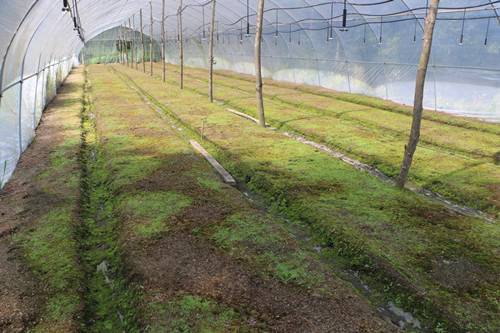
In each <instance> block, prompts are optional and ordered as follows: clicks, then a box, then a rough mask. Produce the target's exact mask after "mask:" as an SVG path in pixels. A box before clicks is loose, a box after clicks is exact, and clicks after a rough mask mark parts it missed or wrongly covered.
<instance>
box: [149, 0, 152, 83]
mask: <svg viewBox="0 0 500 333" xmlns="http://www.w3.org/2000/svg"><path fill="white" fill-rule="evenodd" d="M149 10H150V12H151V29H150V30H149V32H150V36H149V37H150V38H149V63H150V65H151V76H153V3H152V2H150V3H149Z"/></svg>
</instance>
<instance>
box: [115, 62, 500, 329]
mask: <svg viewBox="0 0 500 333" xmlns="http://www.w3.org/2000/svg"><path fill="white" fill-rule="evenodd" d="M111 68H112V70H113V72H115V73H117V74H118V75H119V76H120V77H121V79H122V80H124V81H125V82H128V83H129V84H130V85H131V87H132V88H133V89H134V90H136V91H139V92H140V93H141V94H142V95H143V96H144V97H146V98H147V99H148V100H149V102H150V103H152V104H153V105H154V106H155V107H157V108H159V109H161V110H162V111H163V112H164V114H165V116H166V117H168V119H169V120H170V121H173V122H174V123H175V124H176V126H178V127H179V128H180V129H182V131H180V132H181V133H184V135H185V136H186V137H199V136H200V134H201V133H200V132H201V128H202V124H204V125H203V128H204V141H203V145H204V146H205V148H207V150H209V151H210V152H211V153H212V154H213V155H214V156H216V157H217V159H218V160H219V161H221V162H222V164H223V165H224V166H225V167H226V168H227V169H228V170H229V171H230V172H232V173H233V175H235V176H236V177H237V178H238V179H240V180H242V181H243V182H245V183H248V185H249V187H250V188H251V189H252V190H254V191H255V192H257V193H259V194H260V195H262V197H263V198H264V200H265V201H266V202H267V203H268V204H269V205H271V206H272V209H273V211H274V212H276V213H279V214H282V215H285V216H287V217H288V218H290V219H292V220H294V221H301V222H300V223H305V224H309V225H311V226H312V227H313V228H314V229H315V230H316V233H317V237H319V238H320V239H321V240H322V241H323V242H324V244H323V245H325V246H327V245H328V246H329V247H330V248H331V250H329V251H330V255H331V256H332V257H335V259H337V260H339V261H340V262H343V263H344V264H345V265H346V266H348V267H350V268H351V269H356V270H357V271H359V272H360V273H362V274H364V276H365V277H366V278H367V279H372V280H371V281H373V282H374V283H375V282H378V283H380V284H381V286H382V289H384V291H385V292H386V293H387V294H391V293H392V294H393V295H394V297H395V298H396V301H397V303H398V305H400V306H403V307H405V308H407V309H412V310H413V312H414V313H416V314H417V315H418V316H419V317H420V318H421V319H422V320H423V321H424V322H426V325H428V327H434V328H435V329H436V330H438V331H464V330H465V331H479V332H480V331H494V330H495V328H496V327H498V324H499V323H498V315H497V314H498V296H499V295H498V290H499V288H498V279H497V277H498V273H499V271H500V270H499V267H500V263H499V259H498V258H499V256H498V250H499V246H498V245H499V244H500V242H499V228H498V225H497V223H495V222H487V221H483V220H480V219H477V218H472V217H466V216H462V215H460V214H458V213H455V212H453V211H450V210H448V209H446V208H444V207H443V206H441V205H439V204H435V203H432V202H430V201H428V200H427V199H426V198H425V197H422V196H420V195H417V194H415V193H411V192H409V191H406V190H400V189H396V188H394V187H393V186H391V185H390V184H386V183H383V182H381V181H380V180H378V179H377V178H375V177H373V176H371V175H369V174H366V173H363V172H359V171H358V170H355V169H354V168H353V167H351V166H349V165H346V164H345V163H343V162H341V161H340V160H337V159H334V158H332V157H331V156H329V155H328V154H326V153H323V152H321V151H319V150H317V149H315V148H313V147H310V146H307V145H304V144H302V143H300V142H298V141H295V140H293V139H291V138H288V137H286V136H284V135H283V134H281V133H280V132H279V131H276V130H272V129H264V128H260V127H258V126H257V125H256V124H254V123H252V122H249V121H248V120H246V119H244V118H239V117H238V116H235V115H234V114H231V113H229V112H228V111H227V109H226V107H225V106H223V105H217V104H209V103H207V102H206V100H204V99H203V98H201V97H200V96H199V93H202V94H203V91H204V89H207V88H206V83H205V82H203V80H202V79H200V78H197V77H196V76H191V74H190V73H188V74H189V75H188V76H186V78H185V87H186V88H187V89H185V90H184V91H181V90H179V89H178V88H177V87H178V82H177V81H178V73H177V70H176V69H175V68H174V67H169V72H168V76H167V82H166V83H163V82H161V79H159V78H158V77H156V78H151V77H150V76H149V75H148V74H144V73H141V72H139V71H136V70H132V69H129V68H126V67H124V66H121V65H114V66H112V67H111ZM157 73H158V74H160V72H159V71H157ZM225 76H227V73H226V75H225ZM220 78H221V81H223V82H224V80H222V77H220ZM244 81H245V80H240V81H238V83H237V86H238V87H239V88H238V89H236V88H234V87H233V88H230V89H229V88H227V87H225V86H224V83H223V84H222V87H217V88H216V90H215V93H216V95H215V96H216V99H219V100H221V98H220V96H225V95H224V94H227V96H229V95H231V94H234V96H233V95H231V96H232V97H230V98H228V99H227V100H226V104H227V105H229V106H231V107H234V105H237V102H240V101H242V103H243V104H240V106H241V108H238V109H240V111H241V110H243V111H244V112H248V113H249V114H251V115H254V114H252V112H251V109H252V108H255V107H254V106H252V105H253V104H252V103H253V102H252V99H253V96H252V95H250V94H249V93H246V92H243V93H245V95H244V96H243V95H241V93H242V92H241V89H243V88H242V87H243V86H244ZM247 81H248V80H247ZM276 84H277V85H281V84H278V83H276ZM229 86H230V85H229ZM226 88H227V89H226ZM304 89H309V88H304ZM311 89H312V88H311ZM298 90H300V89H299V88H294V91H295V92H296V93H295V94H292V93H291V92H290V91H285V92H283V93H282V96H294V95H297V94H298V93H297V91H298ZM318 95H319V96H320V97H321V96H327V95H328V94H327V93H321V94H318ZM296 98H298V97H297V96H296ZM330 99H331V98H330ZM222 100H224V97H223V98H222ZM306 100H309V98H307V99H306ZM335 101H336V99H335V98H334V99H332V101H331V102H332V103H335ZM273 102H274V101H269V100H268V104H270V105H271V106H268V107H267V109H266V110H270V109H271V111H267V114H268V115H269V116H268V119H269V118H271V120H270V121H269V122H270V123H271V124H273V120H272V119H273V115H274V117H276V119H278V118H279V117H280V116H279V115H281V114H287V116H288V117H289V118H287V119H288V120H286V119H283V118H279V119H278V120H275V123H274V124H273V125H274V126H275V127H277V128H278V129H282V128H284V126H285V125H284V124H285V123H286V122H287V121H288V123H293V127H292V125H287V126H289V127H285V129H287V130H295V131H297V132H299V133H305V134H306V135H308V136H309V137H312V138H316V137H318V138H320V136H319V135H317V134H314V135H312V134H307V131H310V130H314V132H315V133H318V132H319V133H323V131H325V132H324V133H326V130H327V129H326V128H325V127H324V124H328V126H336V125H335V121H337V122H339V121H342V124H343V125H345V126H348V128H350V129H352V130H355V127H356V126H359V124H361V123H363V122H364V121H365V120H363V121H361V120H356V121H351V120H349V121H347V120H346V119H341V117H340V118H339V117H333V116H332V117H331V116H328V117H327V116H325V115H324V114H319V113H318V112H315V113H311V112H309V113H307V112H305V111H304V109H303V108H297V107H292V106H291V105H290V104H284V103H281V102H280V103H277V106H276V109H275V110H274V111H272V110H273V106H272V103H273ZM366 103H368V102H366ZM370 103H371V102H370ZM374 103H375V102H374ZM296 104H297V103H296ZM243 105H248V110H247V109H246V108H244V107H243ZM350 107H351V108H354V106H352V105H351V106H350ZM357 107H358V108H359V104H358V106H357ZM371 107H373V105H372V106H371ZM325 108H326V107H325ZM288 109H294V110H296V111H297V112H298V113H300V114H295V115H292V111H290V110H288ZM385 109H390V107H384V109H383V110H382V111H388V110H385ZM249 110H250V111H249ZM301 112H302V113H301ZM332 112H333V111H332ZM405 112H406V111H405V109H404V108H402V109H401V110H400V111H397V112H392V111H391V113H390V114H388V115H387V117H389V118H391V116H392V114H394V115H395V116H396V117H400V116H401V115H403V114H404V113H405ZM353 113H355V112H353ZM426 117H427V119H429V121H432V122H437V123H438V124H439V125H445V124H443V122H446V123H447V124H448V126H455V127H457V128H458V130H457V131H455V132H453V131H452V132H450V134H449V135H453V133H458V134H460V135H461V133H464V132H466V131H465V130H466V129H467V130H474V131H478V132H479V133H480V134H483V133H486V134H488V133H490V134H493V133H496V132H495V131H496V127H495V126H496V125H484V124H482V123H479V122H475V121H470V122H469V121H466V120H463V119H454V118H452V117H449V116H440V115H436V114H431V115H428V116H426ZM448 117H449V118H450V121H446V120H445V119H447V118H448ZM301 118H304V119H307V121H303V122H302V123H301V122H300V121H298V120H299V119H301ZM315 120H317V121H316V122H315ZM334 120H335V121H334ZM288 123H286V124H288ZM297 123H301V126H302V127H298V125H297ZM431 125H433V123H432V124H431ZM294 128H300V131H299V130H297V129H294ZM332 128H335V129H336V132H335V134H336V135H335V137H338V138H339V139H340V140H342V136H341V135H338V134H339V133H341V132H340V131H342V126H339V125H337V127H329V129H330V131H332ZM380 128H381V125H380V124H376V121H375V124H374V125H371V126H366V127H363V128H359V129H358V131H356V132H355V133H356V134H357V135H362V133H363V132H368V133H372V134H371V136H369V137H367V138H364V139H363V140H362V141H363V145H361V144H360V143H357V144H352V145H351V149H350V150H348V149H345V148H344V150H345V151H347V152H353V151H355V149H354V148H353V147H358V149H360V150H359V151H360V153H359V155H360V156H361V155H363V154H361V151H362V150H361V148H359V147H361V146H362V147H365V149H366V150H367V151H368V152H369V153H371V154H372V155H373V156H378V155H377V154H381V152H382V151H383V150H384V149H386V150H389V149H391V148H390V147H391V145H392V144H393V142H394V141H397V142H399V143H398V144H401V145H404V140H403V139H401V138H402V137H403V136H402V135H398V134H397V133H396V132H397V131H395V130H392V132H391V131H389V130H387V129H386V130H385V131H386V132H385V133H386V134H385V137H383V136H382V134H381V129H380ZM438 129H439V126H437V127H435V128H434V130H435V131H438ZM450 131H451V130H450ZM348 132H349V131H345V132H342V133H343V134H345V135H350V136H351V137H350V140H351V141H355V140H356V137H355V136H354V135H352V133H350V132H349V133H348ZM458 134H457V135H458ZM476 134H477V133H476ZM330 135H331V134H330ZM460 135H459V137H460ZM471 135H472V134H471ZM374 136H378V137H379V138H380V141H379V142H377V145H375V146H377V147H379V146H380V148H373V146H372V145H370V142H371V140H372V139H373V138H374ZM441 136H442V138H441V139H436V142H437V143H436V144H433V143H432V144H431V143H427V147H428V151H429V152H428V153H429V154H434V153H435V154H437V155H435V156H433V158H431V160H435V161H436V162H439V163H440V165H439V166H437V167H435V168H433V170H434V171H435V172H441V171H442V170H443V169H444V168H446V166H447V165H452V166H453V167H452V169H448V171H449V170H454V171H453V172H451V171H449V172H450V174H451V175H450V174H447V173H444V174H441V176H440V177H441V178H439V177H437V176H435V177H437V178H434V180H433V178H429V177H427V178H426V177H425V176H422V179H423V180H422V181H423V182H424V183H425V184H424V185H428V184H433V183H434V182H436V181H437V179H440V180H442V179H444V178H445V177H448V180H447V181H446V184H445V185H443V186H442V187H440V189H441V190H443V191H444V189H448V190H447V192H446V191H445V192H446V194H448V193H449V195H450V196H452V197H455V198H456V199H457V200H458V201H460V202H462V203H469V204H473V205H475V207H477V208H483V209H486V210H488V211H489V212H496V211H497V205H496V204H495V202H494V200H493V202H492V200H491V197H492V194H491V193H492V192H495V191H496V190H497V189H496V187H495V182H496V179H498V177H496V176H495V175H496V174H497V172H498V171H497V170H498V169H497V167H496V166H495V165H494V163H493V158H492V156H491V155H488V154H492V153H493V150H494V149H493V150H492V149H491V147H490V145H491V144H492V143H491V142H495V141H494V140H495V138H493V137H490V138H489V139H486V142H490V143H486V144H485V146H484V147H482V148H479V146H481V144H479V143H472V144H471V145H472V146H474V145H476V146H477V149H476V148H468V147H467V146H466V145H464V144H463V142H462V143H458V142H454V141H460V140H459V139H456V140H449V139H448V138H446V137H445V136H446V135H445V133H442V134H441ZM485 136H486V137H488V136H487V135H485ZM384 138H386V141H383V140H382V139H384ZM398 140H399V141H398ZM488 140H490V141H488ZM383 143H384V144H385V145H384V144H383ZM339 146H340V145H339ZM346 146H349V145H348V144H347V143H346ZM455 146H457V147H460V148H459V149H461V150H463V151H467V154H465V153H463V154H458V153H457V151H455V152H453V149H455V148H453V147H455ZM370 149H372V150H370ZM425 149H426V147H425V146H424V147H422V149H421V150H422V151H424V150H425ZM480 151H482V153H479V152H480ZM422 155H425V151H424V153H422ZM466 155H467V156H466ZM480 155H482V156H480ZM473 156H475V157H473ZM478 156H479V157H478ZM455 158H457V159H459V160H460V161H462V162H460V163H464V166H463V167H461V168H459V169H457V167H456V164H457V163H458V162H456V160H455ZM398 159H399V158H398ZM471 160H472V164H470V165H468V164H467V163H468V161H471ZM398 163H399V162H398ZM398 165H399V164H398ZM415 166H417V165H414V167H415ZM377 167H379V168H381V169H383V167H382V166H381V164H380V165H377ZM481 168H486V169H483V170H489V171H488V173H485V172H484V171H483V172H482V173H480V174H478V172H479V171H478V170H481ZM416 169H418V166H417V168H416ZM470 170H474V172H473V173H472V174H468V173H467V172H469V171H470ZM421 172H422V173H423V174H424V175H425V173H426V172H427V173H430V172H431V171H430V169H428V168H427V169H426V168H425V166H424V167H423V169H422V170H421ZM471 172H472V171H471ZM386 173H388V174H389V175H391V173H390V172H386ZM460 173H462V177H464V175H467V177H465V178H466V179H465V178H464V179H462V178H461V177H458V178H457V182H458V185H457V184H455V183H453V182H452V178H453V177H455V176H457V175H458V174H460ZM473 175H475V176H474V177H476V176H477V177H476V178H477V179H478V180H477V179H476V178H474V177H473ZM450 177H451V178H450ZM472 178H474V179H472ZM453 179H454V178H453ZM481 182H483V185H485V187H486V188H488V190H486V192H488V191H489V194H484V192H482V193H483V194H484V196H483V197H482V198H483V199H482V200H479V199H477V198H476V195H474V196H470V197H468V196H467V193H466V192H464V188H469V189H470V191H471V192H472V191H473V189H476V190H475V191H476V192H474V193H475V194H477V196H479V197H481V194H480V193H479V192H481V189H479V188H480V186H478V184H477V183H481ZM443 184H444V183H443ZM454 188H457V189H458V188H460V189H459V190H456V191H455V190H452V189H454ZM453 193H454V194H453ZM495 193H497V192H495ZM485 201H486V203H485ZM474 202H475V204H474ZM322 251H324V250H322ZM284 267H286V266H284ZM280 269H282V268H280ZM285 279H286V278H285Z"/></svg>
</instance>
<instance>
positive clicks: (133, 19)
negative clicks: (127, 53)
mask: <svg viewBox="0 0 500 333" xmlns="http://www.w3.org/2000/svg"><path fill="white" fill-rule="evenodd" d="M132 24H133V26H134V27H133V29H132V32H133V34H134V38H133V39H132V40H133V45H134V57H133V58H134V60H135V61H134V62H135V69H137V68H138V67H137V66H138V65H137V43H136V42H135V15H134V16H132Z"/></svg>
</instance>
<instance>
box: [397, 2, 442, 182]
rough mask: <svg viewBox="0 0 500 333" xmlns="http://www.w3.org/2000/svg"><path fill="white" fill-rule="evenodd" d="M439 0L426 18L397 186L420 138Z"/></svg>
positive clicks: (405, 174)
mask: <svg viewBox="0 0 500 333" xmlns="http://www.w3.org/2000/svg"><path fill="white" fill-rule="evenodd" d="M438 5H439V0H431V5H430V8H429V11H428V15H427V17H426V18H425V27H424V42H423V46H422V54H421V56H420V63H419V65H418V72H417V80H416V83H415V96H414V101H413V120H412V123H411V132H410V138H409V140H408V144H407V145H406V146H405V154H404V158H403V163H402V164H401V169H400V171H399V175H398V178H397V179H396V187H399V188H403V187H404V186H405V183H406V178H407V177H408V172H409V171H410V166H411V162H412V160H413V154H414V153H415V150H416V149H417V144H418V140H419V138H420V124H421V121H422V110H423V99H424V84H425V76H426V74H427V65H428V64H429V56H430V53H431V47H432V35H433V33H434V25H435V23H436V16H437V10H438Z"/></svg>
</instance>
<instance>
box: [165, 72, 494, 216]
mask: <svg viewBox="0 0 500 333" xmlns="http://www.w3.org/2000/svg"><path fill="white" fill-rule="evenodd" d="M168 69H169V71H173V72H176V71H177V70H178V69H177V68H176V67H173V66H169V67H168ZM174 77H175V76H174ZM186 77H187V78H186V89H189V90H192V91H195V92H197V93H201V94H204V95H206V94H207V88H206V84H204V85H201V86H200V85H199V82H197V81H196V80H206V79H205V77H206V73H205V71H203V70H196V69H190V70H187V71H186ZM249 79H251V78H249V77H248V76H245V75H238V74H235V73H231V74H228V73H226V72H223V73H220V75H216V77H215V82H216V83H215V84H216V94H215V95H216V99H217V100H220V101H222V102H224V103H225V104H226V105H228V106H229V107H231V108H233V109H236V110H239V111H241V112H244V113H247V114H249V115H251V116H253V117H256V116H257V109H256V105H255V103H254V101H253V94H254V93H253V90H254V88H255V87H254V85H252V83H251V82H249V81H248V80H249ZM193 81H194V82H193ZM264 93H265V94H266V97H267V98H269V99H268V100H267V101H266V120H267V121H268V122H269V123H270V124H271V125H273V126H275V127H277V128H279V129H280V130H286V131H289V132H294V133H297V134H300V135H303V136H306V137H308V138H310V139H313V140H315V141H318V142H323V143H326V144H328V145H329V146H330V147H332V148H334V149H336V150H340V151H343V152H346V153H348V154H349V155H351V156H353V157H355V158H358V159H360V160H361V161H362V162H364V163H368V164H370V165H372V166H374V167H377V168H378V169H380V170H381V171H382V172H384V173H385V174H386V175H388V176H390V177H394V178H395V177H396V176H397V175H398V173H399V167H400V163H401V160H402V156H403V151H404V148H403V147H404V146H405V144H406V143H407V140H408V133H409V128H410V122H411V117H410V115H411V109H410V108H408V107H404V106H397V104H395V103H391V102H387V101H383V100H378V99H375V98H370V97H366V96H359V95H353V96H352V97H348V96H351V95H349V94H344V93H338V92H332V93H330V92H327V91H326V90H324V89H320V88H317V87H310V86H302V85H294V84H287V83H283V82H275V81H267V84H266V89H264ZM367 106H368V107H367ZM424 118H425V119H424V121H423V124H422V135H421V140H420V144H419V148H418V151H417V153H416V155H415V159H414V163H413V165H412V168H411V172H410V175H409V180H411V181H412V182H414V183H416V184H417V185H419V186H424V187H425V188H427V189H430V190H432V191H437V192H438V193H440V194H441V195H444V196H446V197H448V198H450V199H451V200H453V201H456V202H458V203H462V204H465V205H468V206H471V207H473V208H476V209H481V210H486V211H489V212H490V213H492V214H493V215H494V214H496V213H497V211H498V205H497V204H495V202H497V201H498V199H495V198H498V195H499V193H498V191H496V190H495V189H494V188H495V186H496V185H495V182H494V181H492V179H495V178H498V177H491V175H497V174H498V170H497V169H496V168H495V167H494V166H493V165H492V164H494V155H495V154H496V153H497V150H498V149H497V148H496V147H497V146H498V145H499V144H500V141H499V139H498V137H499V136H498V134H499V133H500V130H499V128H498V126H497V125H495V124H487V123H481V122H478V121H474V120H465V119H460V118H456V117H453V116H450V115H446V114H442V113H437V112H434V113H433V112H430V113H428V116H426V117H424ZM479 163H481V164H482V165H481V169H480V171H478V170H477V169H473V167H474V166H476V165H478V164H479ZM456 173H457V174H458V173H459V174H460V176H459V177H453V175H454V174H456ZM499 176H500V175H499ZM451 177H453V178H452V181H446V180H447V178H451ZM443 180H444V181H443ZM450 180H451V179H450Z"/></svg>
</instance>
